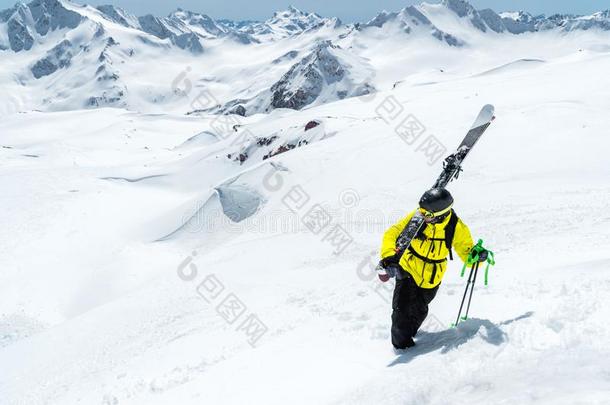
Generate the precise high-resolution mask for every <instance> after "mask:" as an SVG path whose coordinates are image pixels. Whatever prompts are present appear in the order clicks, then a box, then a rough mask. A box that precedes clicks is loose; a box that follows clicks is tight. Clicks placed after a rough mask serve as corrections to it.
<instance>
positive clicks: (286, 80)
mask: <svg viewBox="0 0 610 405" xmlns="http://www.w3.org/2000/svg"><path fill="white" fill-rule="evenodd" d="M334 48H336V47H335V46H334V45H333V44H332V43H331V42H330V41H324V42H322V43H320V44H318V45H317V46H316V48H315V49H314V51H313V52H312V53H311V54H309V55H308V56H306V57H305V58H303V59H301V60H300V61H299V62H298V63H296V64H295V65H293V66H292V67H291V68H290V70H289V71H288V72H287V73H286V74H285V75H284V76H283V77H282V78H281V79H280V80H279V81H278V82H277V83H275V84H274V85H273V86H272V87H271V93H272V100H271V105H272V106H273V107H274V108H292V109H294V110H300V109H301V108H303V107H305V106H306V105H308V104H311V103H312V102H313V101H314V100H315V99H316V98H317V97H318V96H319V95H320V93H321V91H322V88H323V87H324V85H325V84H331V83H335V82H338V81H340V80H341V79H343V77H344V76H345V69H344V68H343V66H342V65H341V63H340V61H339V60H338V58H337V57H336V56H335V55H334V54H333V53H332V52H331V51H330V50H331V49H334Z"/></svg>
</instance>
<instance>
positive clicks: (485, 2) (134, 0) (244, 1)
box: [0, 0, 610, 22]
mask: <svg viewBox="0 0 610 405" xmlns="http://www.w3.org/2000/svg"><path fill="white" fill-rule="evenodd" d="M428 1H429V2H431V3H432V2H436V1H434V0H428ZM15 2H16V1H15V0H0V9H5V8H9V7H11V6H13V5H14V4H15ZM76 2H77V3H88V4H94V5H99V4H115V5H119V6H121V7H123V8H125V9H127V10H128V11H130V12H132V13H135V14H137V15H142V14H147V13H152V14H155V15H165V14H168V13H169V12H170V11H172V10H174V9H176V8H177V7H181V8H184V9H188V10H192V11H198V12H202V13H205V14H208V15H210V16H212V17H214V18H230V19H254V20H264V19H267V18H268V17H269V16H271V15H272V14H273V11H275V10H282V9H285V8H287V7H288V5H290V4H292V5H294V6H295V7H297V8H299V9H302V10H307V11H315V12H317V13H318V14H321V15H323V16H332V17H335V16H336V17H339V18H341V19H342V20H343V21H344V22H353V21H366V20H368V19H370V18H372V17H373V16H374V15H375V14H376V13H377V12H378V11H380V10H381V9H384V8H385V9H386V10H389V11H395V10H399V9H401V8H402V7H404V6H406V5H409V4H418V3H420V1H411V0H376V1H374V2H373V1H368V0H286V1H283V0H178V1H176V0H156V1H146V0H76ZM470 3H471V4H473V5H474V6H475V7H476V8H492V9H494V10H496V11H505V10H526V11H529V12H531V13H533V14H541V13H544V14H554V13H573V14H590V13H592V12H594V11H599V10H606V9H610V0H529V1H528V0H471V1H470Z"/></svg>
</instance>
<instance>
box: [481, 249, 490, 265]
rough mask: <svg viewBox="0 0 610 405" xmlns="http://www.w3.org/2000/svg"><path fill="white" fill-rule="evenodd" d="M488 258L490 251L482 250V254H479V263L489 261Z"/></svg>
mask: <svg viewBox="0 0 610 405" xmlns="http://www.w3.org/2000/svg"><path fill="white" fill-rule="evenodd" d="M488 256H489V251H488V250H482V251H481V252H479V263H483V262H485V261H487V257H488Z"/></svg>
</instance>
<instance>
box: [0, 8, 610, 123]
mask: <svg viewBox="0 0 610 405" xmlns="http://www.w3.org/2000/svg"><path fill="white" fill-rule="evenodd" d="M609 30H610V17H609V12H599V13H595V14H593V15H591V16H570V15H565V16H560V15H553V16H550V17H544V16H532V15H530V14H528V13H526V12H522V11H520V12H504V13H500V14H497V13H496V12H494V11H492V10H490V9H485V10H476V9H475V8H474V7H473V6H472V5H470V4H469V3H467V2H465V1H463V0H444V1H442V2H441V3H439V4H428V3H422V4H421V5H418V6H408V7H405V8H404V9H402V10H400V11H397V12H386V11H383V12H381V13H379V14H378V15H377V16H375V17H374V18H372V19H371V20H370V21H368V22H366V23H359V24H355V25H353V24H348V25H345V24H342V23H341V21H339V20H338V19H337V18H324V17H321V16H319V15H317V14H315V13H308V12H304V11H301V10H298V9H296V8H294V7H290V8H288V9H287V10H285V11H280V12H276V13H275V14H274V15H273V16H272V17H271V18H270V19H268V20H267V21H263V22H256V21H242V22H232V21H227V20H222V21H215V20H214V19H213V18H211V17H209V16H207V15H205V14H200V13H194V12H190V11H186V10H182V9H178V10H176V11H174V12H172V13H170V14H169V15H168V16H166V17H157V16H153V15H150V14H149V15H144V16H139V17H138V16H135V15H132V14H130V13H129V12H128V11H126V10H124V9H122V8H120V7H116V6H111V5H105V6H98V7H96V8H94V7H91V6H81V5H78V4H75V3H72V2H70V1H68V0H34V1H32V2H30V3H28V4H25V3H18V4H17V5H16V6H15V7H13V8H10V9H8V10H4V11H2V12H0V33H1V34H0V49H1V51H0V60H1V61H2V62H3V65H5V66H7V67H8V69H5V71H4V73H3V75H2V76H1V77H0V83H2V85H3V86H5V87H6V88H7V89H8V90H9V92H10V94H11V97H10V98H9V99H8V101H7V100H4V101H0V103H4V105H3V106H2V110H3V111H13V110H19V111H20V110H31V109H39V110H72V109H79V108H96V107H101V106H111V107H121V108H129V109H133V110H143V111H151V112H154V111H168V110H170V111H181V112H183V113H192V112H199V111H202V110H203V111H216V112H220V113H236V114H240V115H242V114H247V115H250V114H256V113H265V112H269V111H271V110H273V109H275V108H295V109H301V108H306V107H312V106H314V105H318V104H321V103H327V102H332V101H336V100H341V99H343V98H345V97H352V96H357V95H361V94H365V93H367V92H371V91H374V89H377V90H378V89H381V88H384V87H388V86H391V85H393V84H394V83H395V81H397V80H394V79H400V78H399V77H398V76H396V77H395V75H394V72H392V73H390V74H380V73H384V72H383V70H379V67H380V63H379V62H380V61H381V60H379V62H378V61H377V60H375V59H374V58H371V57H370V56H369V54H370V52H369V50H371V49H376V48H379V47H386V48H387V47H388V46H389V44H393V45H392V49H389V48H388V49H387V51H388V52H389V53H394V54H396V55H395V56H393V57H395V58H396V59H397V61H398V60H400V63H405V62H406V61H405V60H404V58H402V57H399V55H404V57H405V58H407V59H409V57H408V55H407V54H406V53H405V50H406V49H409V54H410V55H412V56H411V59H412V58H413V57H414V55H416V54H417V53H418V51H417V48H418V47H419V48H423V47H426V46H433V47H435V48H436V49H437V51H438V54H439V55H447V58H450V55H451V54H452V52H453V51H452V50H451V48H464V47H478V46H479V44H480V43H481V42H485V41H487V40H495V41H502V40H503V39H502V38H504V36H505V35H535V34H536V33H537V32H541V31H545V32H557V35H559V34H560V33H563V34H564V35H565V34H569V33H573V32H589V31H590V32H593V31H595V32H602V33H603V32H608V31H609ZM388 39H390V41H387V40H388ZM384 41H385V42H384ZM430 41H432V42H430ZM320 44H327V45H320ZM328 44H330V45H328ZM418 44H420V45H418ZM151 59H154V60H155V61H156V66H157V67H159V68H158V69H150V64H149V63H148V61H149V60H151ZM412 61H415V59H412ZM408 64H409V63H408V62H407V65H408ZM238 66H240V67H239V68H238ZM422 68H424V69H437V68H438V67H433V66H427V67H423V66H422ZM420 70H421V69H420ZM185 71H187V72H189V75H188V78H187V82H188V83H189V86H186V87H188V88H189V91H188V92H184V91H182V90H184V89H183V88H176V86H175V85H173V84H174V83H175V82H176V79H177V78H181V77H182V74H183V73H184V72H185ZM179 81H180V80H178V82H179ZM183 87H184V86H183ZM77 88H78V89H80V90H79V91H78V92H76V91H73V89H77ZM204 89H205V91H207V92H209V93H210V94H212V95H213V96H212V98H213V100H214V101H213V103H207V104H205V105H201V103H199V102H197V100H196V98H197V95H196V93H199V92H202V91H204ZM187 93H188V94H187Z"/></svg>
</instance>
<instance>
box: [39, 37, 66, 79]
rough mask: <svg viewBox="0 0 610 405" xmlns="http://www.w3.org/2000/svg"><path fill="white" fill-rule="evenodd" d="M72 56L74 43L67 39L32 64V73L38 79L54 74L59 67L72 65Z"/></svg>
mask: <svg viewBox="0 0 610 405" xmlns="http://www.w3.org/2000/svg"><path fill="white" fill-rule="evenodd" d="M72 56H73V55H72V43H71V42H70V41H68V40H67V39H65V40H63V41H62V42H60V43H59V44H58V45H57V46H55V47H54V48H53V49H51V50H50V51H49V52H47V54H46V56H45V57H44V58H42V59H40V60H39V61H38V62H36V63H35V64H34V65H33V66H32V68H31V71H32V74H33V75H34V77H35V78H36V79H40V78H41V77H43V76H48V75H50V74H53V73H55V72H56V71H57V70H58V69H62V68H65V67H68V66H70V62H71V60H72Z"/></svg>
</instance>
